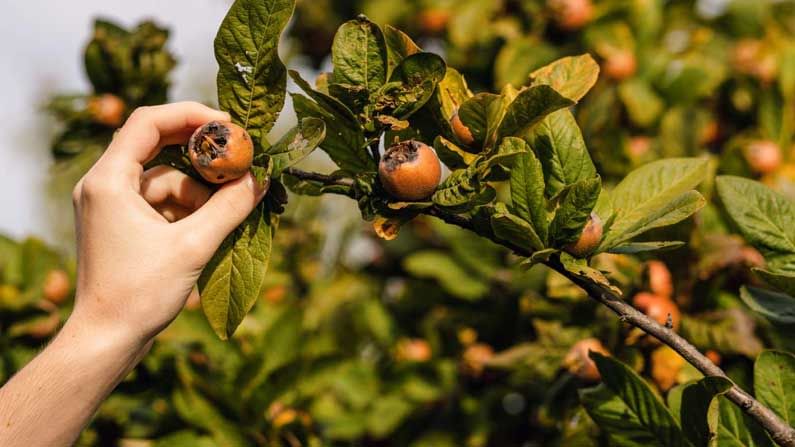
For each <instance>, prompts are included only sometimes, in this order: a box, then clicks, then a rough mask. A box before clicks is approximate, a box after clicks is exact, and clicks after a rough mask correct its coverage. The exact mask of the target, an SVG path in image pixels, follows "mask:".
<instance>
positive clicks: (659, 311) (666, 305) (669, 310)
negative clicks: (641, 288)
mask: <svg viewBox="0 0 795 447" xmlns="http://www.w3.org/2000/svg"><path fill="white" fill-rule="evenodd" d="M633 302H634V303H635V307H636V308H637V309H638V310H639V311H641V312H643V313H644V314H646V316H648V317H649V318H651V319H652V320H654V321H656V322H657V323H659V324H662V325H666V324H668V317H669V316H670V318H671V327H672V329H674V330H676V329H678V328H679V322H680V320H681V312H680V311H679V306H677V305H676V303H675V302H673V300H671V299H670V298H667V297H664V296H660V295H656V294H654V293H649V292H640V293H638V294H636V295H635V298H634V299H633Z"/></svg>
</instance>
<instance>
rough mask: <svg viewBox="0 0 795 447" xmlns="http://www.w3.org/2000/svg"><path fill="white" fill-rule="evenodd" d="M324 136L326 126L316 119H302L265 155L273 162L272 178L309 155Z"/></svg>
mask: <svg viewBox="0 0 795 447" xmlns="http://www.w3.org/2000/svg"><path fill="white" fill-rule="evenodd" d="M325 136H326V125H325V123H324V122H323V120H320V119H318V118H304V119H302V120H301V123H300V124H299V125H298V126H296V127H294V128H292V129H291V130H290V131H289V132H287V133H286V134H284V136H283V137H282V138H280V139H279V141H277V142H276V143H274V145H273V146H271V147H270V148H268V149H267V150H266V153H267V154H268V155H269V156H270V157H271V160H273V171H272V173H273V174H272V175H273V176H274V177H276V176H278V175H279V174H281V172H282V171H284V170H285V169H287V168H289V167H290V166H292V165H294V164H296V163H298V162H299V161H301V160H303V159H304V157H306V156H307V155H309V154H311V153H312V151H314V150H315V148H316V147H317V145H318V144H319V143H320V142H321V141H323V138H324V137H325Z"/></svg>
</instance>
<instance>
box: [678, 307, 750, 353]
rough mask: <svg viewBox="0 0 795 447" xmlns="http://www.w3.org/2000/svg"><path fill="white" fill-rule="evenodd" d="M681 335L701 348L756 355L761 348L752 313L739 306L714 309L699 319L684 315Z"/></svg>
mask: <svg viewBox="0 0 795 447" xmlns="http://www.w3.org/2000/svg"><path fill="white" fill-rule="evenodd" d="M679 330H680V332H681V334H682V337H685V338H687V339H688V340H689V341H690V342H691V343H693V344H694V345H696V346H697V347H698V348H700V349H702V350H707V349H715V350H717V351H718V352H721V353H724V354H742V355H745V356H748V357H754V356H756V355H757V354H759V352H760V351H761V350H762V348H763V345H762V342H761V340H759V338H758V337H757V336H756V334H755V324H754V321H753V319H752V317H751V316H750V315H748V314H747V313H745V312H743V311H741V310H740V309H729V310H724V311H716V312H711V313H709V314H704V315H701V316H699V318H691V317H688V316H684V317H682V324H681V327H680V329H679Z"/></svg>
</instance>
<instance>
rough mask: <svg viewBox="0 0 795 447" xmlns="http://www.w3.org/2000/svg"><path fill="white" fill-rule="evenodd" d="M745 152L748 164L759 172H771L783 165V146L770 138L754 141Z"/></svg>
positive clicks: (762, 173)
mask: <svg viewBox="0 0 795 447" xmlns="http://www.w3.org/2000/svg"><path fill="white" fill-rule="evenodd" d="M743 154H744V155H745V160H746V161H747V162H748V166H749V167H750V168H751V170H752V171H754V172H755V173H757V174H761V175H764V174H770V173H771V172H774V171H776V170H777V169H778V167H779V166H781V148H779V146H778V144H776V143H774V142H772V141H770V140H757V141H752V142H751V143H750V144H748V146H746V148H745V150H744V151H743Z"/></svg>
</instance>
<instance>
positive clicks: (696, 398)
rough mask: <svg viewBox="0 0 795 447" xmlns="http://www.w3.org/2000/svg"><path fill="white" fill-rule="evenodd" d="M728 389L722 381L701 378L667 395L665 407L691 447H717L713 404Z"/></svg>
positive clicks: (716, 415) (713, 378) (714, 378)
mask: <svg viewBox="0 0 795 447" xmlns="http://www.w3.org/2000/svg"><path fill="white" fill-rule="evenodd" d="M731 387H732V382H731V381H730V380H729V379H726V378H724V377H704V378H703V379H701V380H698V381H693V382H689V383H686V384H682V385H678V386H676V387H674V388H673V389H671V391H669V392H668V406H669V407H670V408H671V411H672V412H673V414H674V418H676V420H677V422H679V423H680V424H681V425H682V429H683V431H684V434H685V436H687V438H688V439H689V440H690V441H691V442H692V443H693V444H694V445H703V446H710V447H717V444H716V442H717V440H716V439H715V438H716V437H717V425H718V405H717V403H715V404H713V400H714V399H715V398H716V397H717V396H719V395H722V394H724V393H725V392H726V391H728V390H729V389H730V388H731ZM682 421H685V423H684V424H683V423H682Z"/></svg>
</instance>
